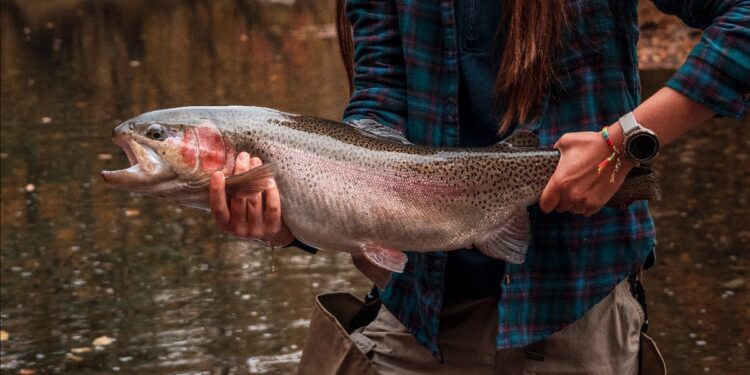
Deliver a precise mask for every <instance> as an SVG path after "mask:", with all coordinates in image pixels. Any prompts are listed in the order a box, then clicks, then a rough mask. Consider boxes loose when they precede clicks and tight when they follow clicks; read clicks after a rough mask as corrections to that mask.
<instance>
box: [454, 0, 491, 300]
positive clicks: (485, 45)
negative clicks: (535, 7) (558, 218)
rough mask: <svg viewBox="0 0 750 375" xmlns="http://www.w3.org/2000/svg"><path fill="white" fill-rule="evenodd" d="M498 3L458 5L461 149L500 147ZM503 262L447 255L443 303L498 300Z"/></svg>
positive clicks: (462, 1)
mask: <svg viewBox="0 0 750 375" xmlns="http://www.w3.org/2000/svg"><path fill="white" fill-rule="evenodd" d="M500 3H501V0H456V29H457V36H458V62H459V71H460V86H459V87H460V88H459V97H458V101H459V145H460V146H463V147H481V146H489V145H491V144H494V143H496V142H498V141H499V140H500V139H499V137H498V135H497V123H498V117H497V113H496V112H495V111H494V110H493V105H492V91H493V88H494V85H495V78H496V77H497V72H498V70H499V62H500V55H501V54H502V46H501V45H500V44H499V42H500V41H501V38H499V37H496V31H497V29H498V25H499V23H500ZM504 273H505V262H502V261H500V260H497V259H494V258H490V257H488V256H486V255H484V254H482V253H481V252H479V251H477V250H475V249H466V250H456V251H452V252H449V253H448V263H447V265H446V273H445V286H444V293H445V298H446V300H448V301H450V300H451V299H457V298H482V297H496V296H499V295H500V285H501V282H502V277H503V274H504Z"/></svg>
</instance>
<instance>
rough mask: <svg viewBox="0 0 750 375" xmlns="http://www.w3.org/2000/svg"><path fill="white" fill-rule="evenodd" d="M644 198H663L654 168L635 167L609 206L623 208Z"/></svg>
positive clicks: (653, 200)
mask: <svg viewBox="0 0 750 375" xmlns="http://www.w3.org/2000/svg"><path fill="white" fill-rule="evenodd" d="M644 199H645V200H649V201H651V202H655V201H660V200H661V189H660V188H659V183H658V181H657V180H656V175H655V174H654V172H653V171H652V170H650V169H645V168H633V169H632V170H631V171H630V173H628V176H627V177H626V178H625V182H623V183H622V186H620V190H618V191H617V193H615V195H614V196H613V197H612V199H610V200H609V202H607V206H608V207H614V208H620V209H622V208H625V207H627V206H628V205H630V204H631V203H633V202H635V201H638V200H644Z"/></svg>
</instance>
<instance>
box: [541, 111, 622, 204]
mask: <svg viewBox="0 0 750 375" xmlns="http://www.w3.org/2000/svg"><path fill="white" fill-rule="evenodd" d="M609 134H610V139H612V141H613V142H614V144H615V145H617V146H619V145H621V144H622V129H621V128H620V125H619V123H615V124H614V125H612V126H610V127H609ZM554 147H555V148H556V149H558V150H560V161H559V163H558V164H557V168H556V169H555V172H554V174H552V177H551V178H550V180H549V182H548V183H547V186H546V187H545V188H544V191H543V192H542V196H541V198H540V199H539V206H540V208H541V209H542V211H544V212H546V213H550V212H552V211H553V210H554V211H557V212H571V213H574V214H580V215H584V216H586V217H590V216H591V215H593V214H595V213H597V212H598V211H599V210H600V209H601V208H602V207H603V206H604V205H605V204H606V203H607V202H608V201H609V200H610V198H612V196H613V195H614V194H615V192H617V189H619V188H620V185H622V182H623V181H624V180H625V176H627V174H628V172H629V171H630V169H632V168H633V166H634V165H633V163H632V162H630V161H628V160H627V159H626V158H625V155H624V154H623V153H622V152H620V160H621V165H620V168H619V170H618V172H617V173H616V174H615V176H614V182H610V176H612V171H613V169H614V168H615V164H616V160H612V161H611V162H610V163H609V164H608V165H607V166H606V167H605V168H604V169H603V170H602V172H601V173H598V172H597V166H598V164H599V162H601V161H602V160H604V159H605V158H607V157H608V156H609V155H610V154H611V153H612V149H611V148H609V146H607V144H606V142H605V141H604V139H603V137H602V135H601V134H600V133H598V132H576V133H568V134H565V135H563V136H562V137H561V138H560V139H559V140H558V141H557V143H555V146H554Z"/></svg>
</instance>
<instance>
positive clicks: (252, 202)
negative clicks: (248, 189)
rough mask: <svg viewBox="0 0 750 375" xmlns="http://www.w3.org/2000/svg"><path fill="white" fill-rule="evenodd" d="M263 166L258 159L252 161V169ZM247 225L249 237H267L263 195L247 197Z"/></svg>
mask: <svg viewBox="0 0 750 375" xmlns="http://www.w3.org/2000/svg"><path fill="white" fill-rule="evenodd" d="M260 165H261V161H260V159H258V158H252V159H250V168H257V167H258V166H260ZM247 224H248V234H247V235H248V236H250V237H254V238H259V237H265V235H266V231H265V226H264V225H263V195H262V194H261V193H258V194H254V195H251V196H249V197H247Z"/></svg>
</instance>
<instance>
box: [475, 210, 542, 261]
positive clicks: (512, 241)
mask: <svg viewBox="0 0 750 375" xmlns="http://www.w3.org/2000/svg"><path fill="white" fill-rule="evenodd" d="M530 241H531V223H530V222H529V213H528V211H526V208H522V209H519V210H518V211H517V212H516V214H515V215H513V216H512V217H511V219H510V220H509V221H508V222H507V223H505V225H503V226H500V227H498V228H497V229H496V230H494V231H492V232H490V233H487V234H486V235H485V236H484V237H483V238H481V239H480V240H479V241H478V242H476V243H475V244H474V246H475V247H476V248H477V249H479V251H481V252H482V253H484V254H485V255H487V256H490V257H493V258H497V259H500V260H504V261H506V262H508V263H514V264H521V263H523V262H524V260H526V251H528V249H529V242H530Z"/></svg>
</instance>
